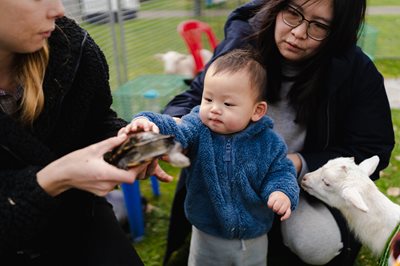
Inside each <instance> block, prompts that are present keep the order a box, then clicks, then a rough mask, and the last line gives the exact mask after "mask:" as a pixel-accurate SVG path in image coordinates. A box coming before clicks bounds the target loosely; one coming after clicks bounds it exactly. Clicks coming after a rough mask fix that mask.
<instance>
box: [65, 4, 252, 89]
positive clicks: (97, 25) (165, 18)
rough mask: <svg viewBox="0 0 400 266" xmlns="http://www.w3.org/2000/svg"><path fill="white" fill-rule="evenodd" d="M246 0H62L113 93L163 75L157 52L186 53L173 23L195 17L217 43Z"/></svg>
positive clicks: (67, 13)
mask: <svg viewBox="0 0 400 266" xmlns="http://www.w3.org/2000/svg"><path fill="white" fill-rule="evenodd" d="M245 2H246V1H245V0H174V1H171V0H145V1H139V0H63V3H64V5H65V9H66V15H67V16H69V17H72V18H74V19H75V20H76V21H78V23H79V24H80V25H81V26H82V27H83V28H85V29H86V30H88V32H89V34H90V35H91V36H92V37H93V39H94V40H95V41H96V42H97V44H98V45H99V46H100V47H101V49H102V50H103V52H104V54H105V55H106V58H107V61H108V64H109V67H110V84H111V87H112V89H115V88H117V87H119V86H121V85H122V84H124V83H126V82H127V81H128V80H131V79H133V78H136V77H138V76H141V75H144V74H157V73H160V74H161V73H163V63H162V62H161V61H160V59H157V58H156V56H155V55H156V54H159V53H165V52H167V51H178V52H180V53H184V54H188V51H187V48H186V46H185V43H184V41H183V39H182V38H181V37H180V36H179V34H178V32H177V25H178V24H179V23H180V22H181V21H183V20H186V19H191V18H196V19H198V20H201V21H204V22H206V23H208V24H210V26H211V27H212V28H213V29H215V34H216V36H217V38H218V39H219V40H221V39H222V37H223V24H224V22H225V20H226V18H227V15H228V14H229V12H230V11H231V10H232V9H234V8H235V7H237V6H238V5H241V4H243V3H245Z"/></svg>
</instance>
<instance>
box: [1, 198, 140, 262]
mask: <svg viewBox="0 0 400 266" xmlns="http://www.w3.org/2000/svg"><path fill="white" fill-rule="evenodd" d="M72 194H73V195H64V196H61V197H60V199H59V200H60V208H57V211H56V212H55V213H54V215H53V217H54V220H52V223H51V225H50V226H49V228H47V229H48V230H46V232H44V234H43V236H41V239H37V240H35V245H31V247H32V248H29V249H25V250H24V251H22V252H21V251H19V252H18V253H19V254H18V255H11V256H10V257H9V258H7V261H9V262H10V263H11V264H10V263H9V264H7V265H40V266H47V265H56V266H59V265H61V266H62V265H82V266H83V265H85V266H89V265H90V266H92V265H93V266H122V265H124V266H125V265H126V266H128V265H129V266H132V265H143V262H142V261H141V259H140V257H139V256H138V254H137V253H136V251H135V249H134V248H133V246H132V243H131V242H130V240H129V239H128V237H127V236H126V234H125V233H124V232H123V230H122V229H121V227H120V225H119V223H118V221H117V219H116V217H115V215H114V213H113V210H112V206H111V205H110V204H109V203H108V202H107V201H106V200H105V199H104V198H100V197H96V196H94V195H91V194H88V193H81V192H78V193H72ZM74 195H75V196H76V198H74V199H72V198H71V197H74Z"/></svg>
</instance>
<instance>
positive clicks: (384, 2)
mask: <svg viewBox="0 0 400 266" xmlns="http://www.w3.org/2000/svg"><path fill="white" fill-rule="evenodd" d="M367 3H368V6H398V5H400V3H399V1H398V0H367Z"/></svg>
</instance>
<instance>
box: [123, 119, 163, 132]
mask: <svg viewBox="0 0 400 266" xmlns="http://www.w3.org/2000/svg"><path fill="white" fill-rule="evenodd" d="M138 131H153V132H155V133H159V132H160V129H159V128H158V126H157V125H156V124H154V123H153V122H151V121H150V120H148V119H147V118H145V117H142V116H139V117H136V118H135V119H133V120H132V122H131V123H130V124H129V125H127V126H126V127H123V128H121V129H120V130H119V131H118V135H120V134H123V133H125V134H129V133H130V132H138Z"/></svg>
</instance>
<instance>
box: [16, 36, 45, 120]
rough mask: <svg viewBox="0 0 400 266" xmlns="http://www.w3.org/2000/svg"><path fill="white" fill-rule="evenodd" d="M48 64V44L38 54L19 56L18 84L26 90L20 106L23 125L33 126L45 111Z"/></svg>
mask: <svg viewBox="0 0 400 266" xmlns="http://www.w3.org/2000/svg"><path fill="white" fill-rule="evenodd" d="M48 62H49V46H48V44H47V42H46V44H45V45H44V47H43V48H42V49H40V50H39V51H37V52H34V53H28V54H20V55H19V56H18V62H17V68H16V70H15V71H16V78H17V82H18V84H20V85H21V86H22V87H23V88H24V94H23V96H22V100H21V104H20V111H21V112H20V121H21V122H22V123H23V124H26V125H32V123H33V121H35V119H36V118H37V117H38V116H39V114H40V113H41V112H42V110H43V105H44V94H43V80H44V75H45V72H46V67H47V65H48Z"/></svg>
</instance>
